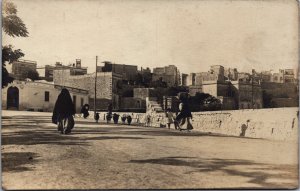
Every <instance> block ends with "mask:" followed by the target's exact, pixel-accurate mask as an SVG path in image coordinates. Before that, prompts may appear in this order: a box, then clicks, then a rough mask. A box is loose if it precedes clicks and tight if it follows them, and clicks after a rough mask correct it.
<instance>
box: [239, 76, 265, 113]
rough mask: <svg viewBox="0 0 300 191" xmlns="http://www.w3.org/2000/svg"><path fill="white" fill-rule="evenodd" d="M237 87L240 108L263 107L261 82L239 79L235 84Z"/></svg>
mask: <svg viewBox="0 0 300 191" xmlns="http://www.w3.org/2000/svg"><path fill="white" fill-rule="evenodd" d="M235 87H236V88H237V92H238V94H237V99H238V108H239V109H261V108H263V97H262V88H261V84H260V83H259V82H257V81H254V82H253V83H252V81H251V80H250V81H242V80H239V81H238V82H237V84H235Z"/></svg>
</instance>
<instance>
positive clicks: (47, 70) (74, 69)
mask: <svg viewBox="0 0 300 191" xmlns="http://www.w3.org/2000/svg"><path fill="white" fill-rule="evenodd" d="M66 69H69V70H70V75H84V74H87V67H82V66H81V60H80V59H76V62H75V63H73V64H69V65H68V66H66V65H63V64H62V63H61V62H56V63H55V66H51V65H45V67H40V68H38V72H39V74H40V77H41V79H43V80H46V81H48V82H52V81H53V71H54V70H66Z"/></svg>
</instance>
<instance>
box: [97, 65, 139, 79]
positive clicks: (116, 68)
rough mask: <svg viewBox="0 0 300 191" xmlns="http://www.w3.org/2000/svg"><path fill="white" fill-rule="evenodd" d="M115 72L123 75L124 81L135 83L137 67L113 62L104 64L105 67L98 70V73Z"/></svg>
mask: <svg viewBox="0 0 300 191" xmlns="http://www.w3.org/2000/svg"><path fill="white" fill-rule="evenodd" d="M99 70H102V71H101V72H113V73H116V74H120V75H122V79H123V80H127V81H135V80H136V77H137V73H138V70H137V66H134V65H126V64H114V63H111V62H104V66H101V67H99V68H97V71H99Z"/></svg>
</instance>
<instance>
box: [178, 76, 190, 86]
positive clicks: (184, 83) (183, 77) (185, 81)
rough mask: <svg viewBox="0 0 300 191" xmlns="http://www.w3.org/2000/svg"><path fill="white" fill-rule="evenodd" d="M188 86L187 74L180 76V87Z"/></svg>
mask: <svg viewBox="0 0 300 191" xmlns="http://www.w3.org/2000/svg"><path fill="white" fill-rule="evenodd" d="M187 84H188V74H181V84H180V85H181V86H187Z"/></svg>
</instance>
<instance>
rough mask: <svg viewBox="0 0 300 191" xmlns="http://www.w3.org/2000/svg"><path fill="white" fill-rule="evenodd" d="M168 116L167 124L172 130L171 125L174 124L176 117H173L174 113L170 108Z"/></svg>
mask: <svg viewBox="0 0 300 191" xmlns="http://www.w3.org/2000/svg"><path fill="white" fill-rule="evenodd" d="M166 116H167V124H168V128H169V129H170V128H171V124H172V123H174V115H173V113H172V112H171V109H170V108H168V109H167V113H166ZM175 129H177V127H176V126H175Z"/></svg>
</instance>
